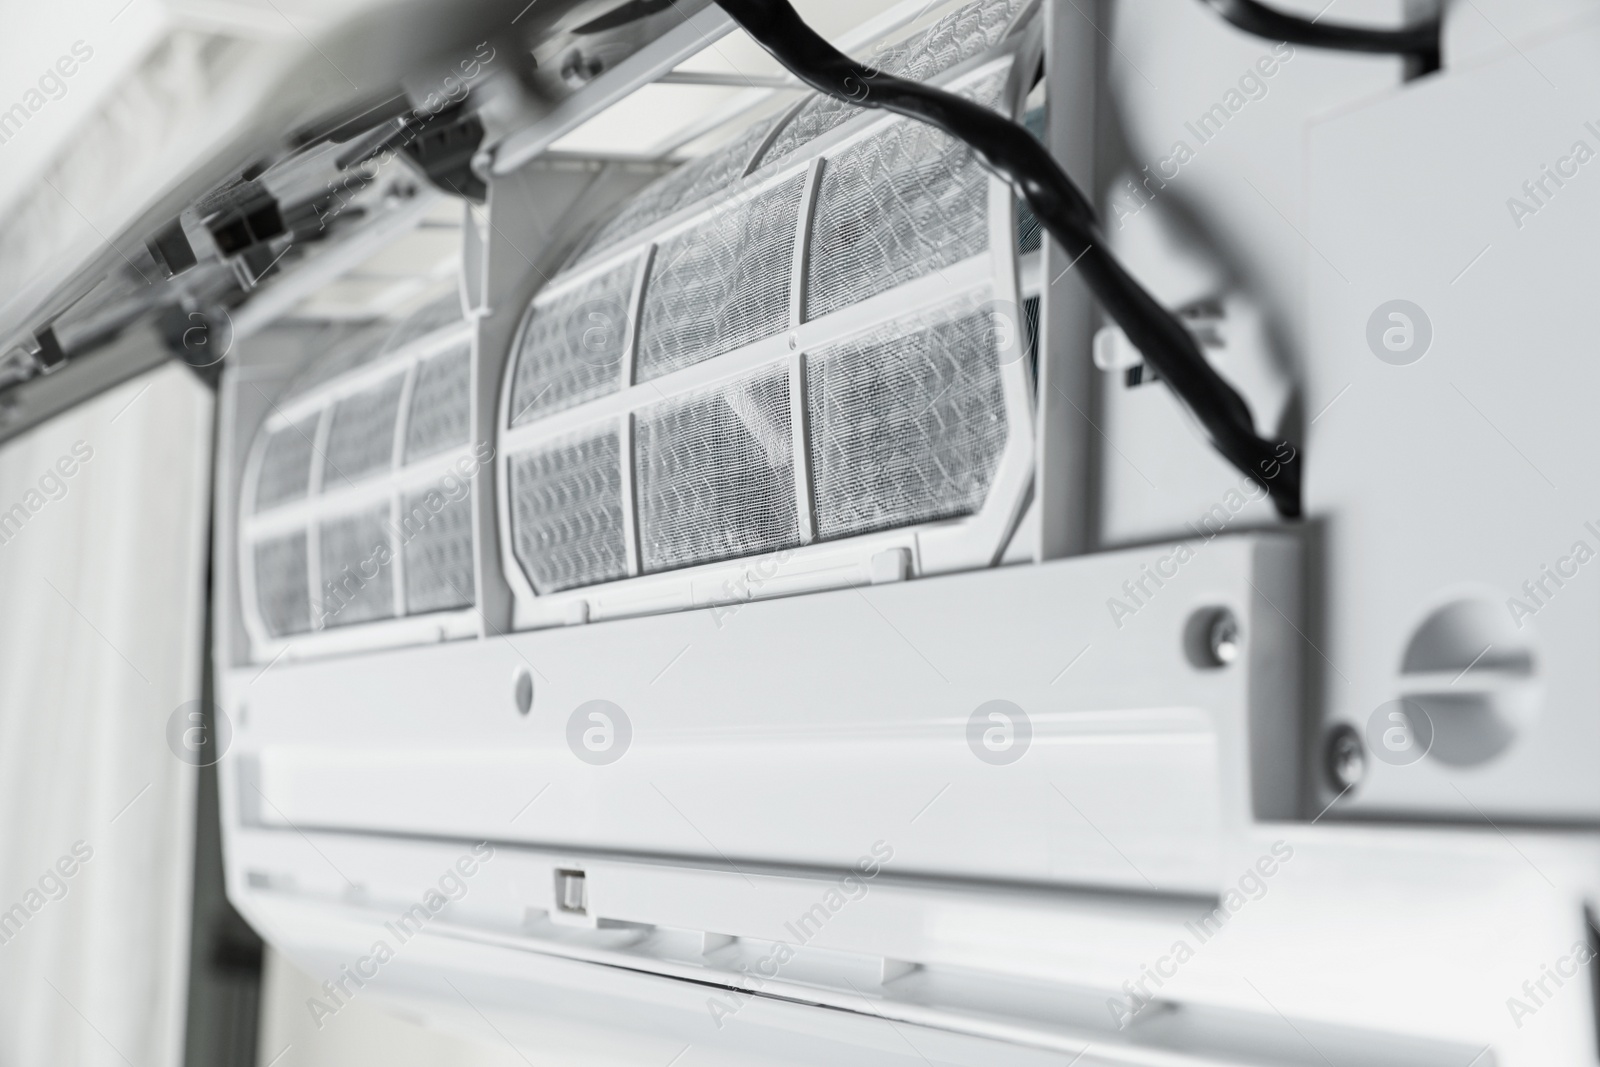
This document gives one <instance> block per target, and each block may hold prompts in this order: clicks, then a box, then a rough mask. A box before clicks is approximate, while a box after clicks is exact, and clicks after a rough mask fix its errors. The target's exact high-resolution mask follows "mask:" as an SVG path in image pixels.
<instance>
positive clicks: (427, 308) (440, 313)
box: [383, 290, 461, 353]
mask: <svg viewBox="0 0 1600 1067" xmlns="http://www.w3.org/2000/svg"><path fill="white" fill-rule="evenodd" d="M460 321H461V297H460V296H459V295H458V294H457V293H456V292H455V291H454V290H452V291H451V292H448V293H446V294H445V295H444V296H441V297H439V298H438V299H436V300H431V301H429V302H428V303H426V304H424V305H422V306H421V307H420V308H418V309H417V310H416V311H413V312H412V313H411V314H409V315H407V316H406V317H405V318H403V319H401V320H400V322H399V323H398V324H396V326H395V327H394V329H393V330H391V331H390V333H389V336H388V337H387V338H385V339H384V342H383V351H384V352H385V353H388V352H394V351H397V350H399V349H401V348H404V347H405V346H406V345H408V344H410V343H411V342H412V341H415V340H417V339H418V338H422V337H426V336H427V335H428V334H430V333H433V332H434V331H435V330H442V329H444V328H445V327H446V326H451V325H453V324H455V323H458V322H460Z"/></svg>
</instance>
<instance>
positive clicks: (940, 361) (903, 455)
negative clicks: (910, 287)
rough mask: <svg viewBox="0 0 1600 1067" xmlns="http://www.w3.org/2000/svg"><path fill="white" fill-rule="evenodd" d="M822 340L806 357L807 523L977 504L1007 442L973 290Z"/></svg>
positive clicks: (852, 529)
mask: <svg viewBox="0 0 1600 1067" xmlns="http://www.w3.org/2000/svg"><path fill="white" fill-rule="evenodd" d="M948 316H951V312H950V311H943V312H941V313H939V314H938V315H937V316H934V315H923V316H918V317H915V318H908V319H903V320H901V321H899V322H895V323H891V324H889V325H887V326H883V327H879V328H878V329H876V330H874V331H873V332H872V333H870V334H868V335H866V336H864V337H861V338H857V339H855V340H852V341H848V342H845V343H843V344H838V345H834V346H831V347H829V348H824V349H821V350H819V351H818V352H816V353H815V354H813V355H812V356H811V357H810V358H809V359H808V360H807V363H806V370H807V394H808V396H807V403H806V410H807V418H808V421H809V423H810V427H811V438H810V456H811V468H812V477H813V479H814V485H815V489H814V492H815V496H816V507H817V532H818V536H819V537H822V538H830V537H844V536H848V535H851V534H860V533H866V532H868V531H871V530H882V529H887V528H889V527H894V526H905V525H908V524H911V523H916V522H926V521H929V520H932V519H943V518H950V517H953V516H957V515H966V514H970V513H972V512H974V511H976V510H977V509H978V508H979V506H980V505H982V503H983V499H984V496H985V495H986V494H987V492H988V489H989V482H990V480H991V479H992V478H993V476H994V471H995V467H996V465H997V464H998V462H999V458H1000V453H1001V451H1002V449H1003V448H1004V447H1005V441H1006V432H1007V431H1006V416H1005V401H1004V398H1003V395H1002V391H1001V385H1000V369H999V356H998V353H997V351H996V348H995V336H996V324H995V323H994V321H993V317H992V315H991V313H990V312H989V311H988V310H987V309H986V308H983V307H981V306H977V305H976V304H975V302H974V301H968V306H967V308H966V309H965V310H959V309H958V310H957V311H956V313H955V317H948Z"/></svg>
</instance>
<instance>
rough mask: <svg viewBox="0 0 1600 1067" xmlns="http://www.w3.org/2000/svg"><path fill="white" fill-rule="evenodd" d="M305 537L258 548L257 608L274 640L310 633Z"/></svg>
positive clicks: (291, 536)
mask: <svg viewBox="0 0 1600 1067" xmlns="http://www.w3.org/2000/svg"><path fill="white" fill-rule="evenodd" d="M306 558H307V557H306V535H305V533H304V532H303V531H302V532H297V533H292V534H289V535H287V536H285V537H274V538H272V539H270V540H266V541H261V542H258V543H257V544H256V546H255V575H256V605H257V607H259V608H260V611H261V621H262V622H264V623H266V625H267V632H268V633H270V634H272V636H274V637H283V636H286V635H288V634H303V633H305V632H306V631H307V630H310V629H311V605H310V602H309V601H308V599H307V592H306V589H307V584H308V579H307V577H306Z"/></svg>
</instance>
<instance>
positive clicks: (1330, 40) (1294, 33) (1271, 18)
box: [1201, 0, 1440, 73]
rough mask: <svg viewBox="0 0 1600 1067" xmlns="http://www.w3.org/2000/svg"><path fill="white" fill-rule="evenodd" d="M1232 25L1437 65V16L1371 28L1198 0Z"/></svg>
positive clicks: (1252, 3) (1223, 0) (1425, 68)
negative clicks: (1409, 23)
mask: <svg viewBox="0 0 1600 1067" xmlns="http://www.w3.org/2000/svg"><path fill="white" fill-rule="evenodd" d="M1201 3H1204V4H1207V5H1209V6H1210V7H1211V8H1213V9H1214V10H1215V11H1216V12H1217V14H1219V15H1221V16H1222V17H1223V18H1225V19H1227V20H1228V21H1229V22H1231V23H1232V24H1233V25H1235V26H1237V27H1239V29H1241V30H1244V31H1245V32H1246V33H1253V34H1255V35H1256V36H1258V37H1265V38H1267V39H1268V40H1272V41H1288V42H1289V43H1290V44H1303V45H1305V46H1307V47H1308V48H1331V49H1335V50H1338V51H1341V52H1373V53H1378V54H1385V55H1402V56H1411V57H1413V58H1415V59H1416V60H1417V62H1418V63H1419V64H1420V65H1421V73H1427V72H1429V71H1435V70H1438V69H1439V32H1440V23H1439V17H1438V16H1437V15H1435V16H1434V17H1432V18H1430V19H1425V20H1424V21H1422V22H1419V23H1416V24H1415V25H1412V26H1403V27H1401V28H1400V29H1396V30H1374V29H1367V28H1366V27H1362V26H1346V25H1343V24H1340V23H1325V22H1313V21H1312V20H1310V19H1304V18H1300V17H1298V16H1295V15H1285V14H1284V13H1283V12H1281V11H1275V10H1273V9H1272V8H1270V7H1268V6H1267V5H1266V4H1260V3H1257V2H1256V0H1201Z"/></svg>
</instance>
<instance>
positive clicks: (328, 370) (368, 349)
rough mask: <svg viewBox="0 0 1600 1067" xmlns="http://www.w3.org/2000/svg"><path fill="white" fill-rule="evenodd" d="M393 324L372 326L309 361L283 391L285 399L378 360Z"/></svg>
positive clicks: (303, 393)
mask: <svg viewBox="0 0 1600 1067" xmlns="http://www.w3.org/2000/svg"><path fill="white" fill-rule="evenodd" d="M392 329H393V327H392V326H391V325H390V324H389V323H387V322H384V323H379V324H377V325H374V326H368V327H365V328H363V329H362V330H360V331H359V332H357V333H355V334H353V335H351V336H350V337H349V338H348V339H347V340H345V341H343V342H342V343H340V344H337V345H333V346H332V347H330V348H329V349H328V351H327V353H326V354H324V355H322V356H320V357H318V358H316V359H313V360H311V361H309V362H308V363H307V364H306V366H305V368H304V369H303V370H301V371H300V373H298V374H297V375H295V377H294V380H293V381H291V382H290V383H289V386H288V388H286V389H285V390H284V391H283V395H284V398H285V399H293V398H295V397H301V396H304V395H305V394H307V393H309V392H311V391H312V390H314V389H316V388H317V386H319V385H322V384H324V383H325V382H331V381H332V380H333V379H335V378H337V377H339V375H341V374H345V373H347V372H349V371H352V370H355V369H356V368H357V367H360V366H364V365H365V364H368V363H371V362H372V361H373V360H374V359H377V358H378V356H379V355H381V354H382V352H383V340H384V338H385V337H387V336H389V333H390V331H391V330H392Z"/></svg>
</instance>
